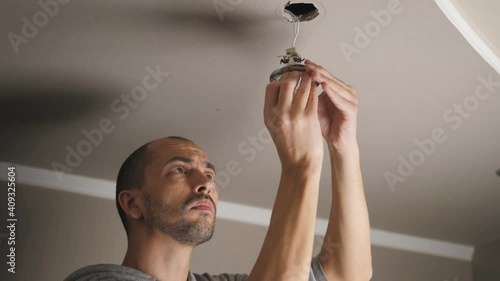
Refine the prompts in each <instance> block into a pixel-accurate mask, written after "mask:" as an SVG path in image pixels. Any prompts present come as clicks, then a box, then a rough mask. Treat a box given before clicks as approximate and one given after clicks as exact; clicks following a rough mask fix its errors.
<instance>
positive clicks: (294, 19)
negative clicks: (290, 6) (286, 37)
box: [292, 17, 300, 48]
mask: <svg viewBox="0 0 500 281" xmlns="http://www.w3.org/2000/svg"><path fill="white" fill-rule="evenodd" d="M295 22H297V28H295ZM299 31H300V21H298V20H297V17H293V35H294V37H293V42H292V48H295V41H297V37H298V36H299Z"/></svg>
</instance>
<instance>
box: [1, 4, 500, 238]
mask: <svg viewBox="0 0 500 281" xmlns="http://www.w3.org/2000/svg"><path fill="white" fill-rule="evenodd" d="M220 1H223V0H220ZM316 1H317V0H316ZM61 2H62V0H61ZM284 2H285V1H274V0H273V1H263V0H254V1H245V0H242V1H227V2H224V3H226V6H224V7H226V8H228V7H229V8H230V9H229V8H228V9H229V10H227V11H225V12H224V14H223V19H221V18H220V17H219V15H218V13H217V11H216V9H215V8H214V5H213V3H220V2H217V1H215V2H212V1H208V0H205V1H199V0H197V1H190V0H188V1H157V0H152V1H130V0H122V1H115V0H112V1H72V2H69V3H67V4H64V5H62V4H60V5H59V6H58V11H57V12H54V16H53V17H48V18H47V22H46V24H45V25H43V24H40V26H41V27H39V28H37V29H38V30H37V32H36V33H35V34H33V33H34V32H33V31H31V34H30V33H29V31H27V30H25V32H28V33H27V34H28V35H29V36H31V38H24V39H22V43H19V42H21V41H19V40H21V39H19V37H16V38H17V40H18V41H15V42H17V43H16V44H17V45H16V46H17V47H15V46H14V45H15V44H12V43H11V42H10V39H8V38H14V37H12V36H13V35H12V34H11V35H10V36H11V37H8V36H9V35H8V34H10V32H12V33H15V34H17V35H18V36H21V34H22V33H23V30H22V29H23V25H26V24H25V23H24V22H23V17H26V19H27V20H28V21H30V22H33V16H34V15H36V13H38V14H40V13H39V11H42V8H41V7H40V6H39V4H37V2H33V1H26V0H22V1H4V2H3V3H2V4H0V5H1V6H2V8H1V9H0V21H1V25H0V31H1V34H4V35H8V36H7V37H4V39H5V38H7V39H5V40H2V41H1V42H0V44H1V45H0V54H1V55H0V56H1V57H0V77H1V78H0V79H1V83H0V88H1V91H0V99H1V102H0V107H1V110H0V117H1V118H0V122H1V126H2V130H1V132H0V134H1V137H0V160H1V161H5V162H13V163H18V164H23V165H26V166H31V167H38V168H44V169H49V170H51V169H52V165H53V163H54V162H59V163H62V164H67V163H66V160H65V158H66V156H67V153H68V152H67V148H68V147H70V148H71V149H76V146H77V145H78V143H81V142H82V141H83V140H86V137H85V136H84V134H83V133H82V131H83V130H87V131H90V130H93V129H96V128H99V126H100V123H102V122H104V125H103V126H104V127H105V128H107V129H108V133H103V139H102V142H100V143H98V145H93V146H92V149H91V151H90V152H89V154H88V155H87V156H84V157H82V160H81V163H79V164H78V165H75V166H76V167H75V168H73V169H72V171H71V174H73V175H83V176H87V177H91V178H98V179H107V180H115V179H116V175H117V172H118V169H119V167H120V165H121V163H122V161H123V160H124V159H125V158H126V157H127V156H128V154H129V153H131V152H132V151H133V150H134V149H135V148H137V147H139V146H140V145H142V144H144V143H146V142H148V141H150V140H152V139H155V138H159V137H164V136H170V135H177V136H183V137H187V138H189V139H191V140H193V141H194V142H196V143H197V144H198V145H200V146H201V147H202V148H203V149H204V150H205V151H206V153H207V154H208V157H209V158H210V161H211V162H213V163H214V164H215V166H216V167H217V170H218V171H224V170H227V168H226V165H227V164H228V163H231V162H230V161H236V162H237V163H238V165H239V167H241V169H242V171H241V173H239V174H238V175H235V176H231V177H230V182H229V183H228V184H227V185H225V186H224V188H221V190H220V199H221V200H224V201H227V202H234V203H240V204H245V205H252V206H257V207H264V208H272V205H273V202H274V197H275V195H276V189H277V185H278V180H279V174H280V165H279V160H278V158H277V155H276V150H275V148H274V144H272V143H264V142H263V139H262V136H265V135H262V134H263V132H265V130H266V129H265V126H264V123H263V114H262V110H263V102H264V89H265V86H266V84H267V80H268V77H269V74H270V73H271V72H272V71H273V70H274V69H276V68H277V67H279V59H278V58H277V56H278V55H282V54H283V53H284V51H285V49H286V48H288V47H290V45H291V43H292V38H293V29H292V26H291V24H287V23H285V22H283V21H281V20H280V19H278V18H277V16H276V9H277V7H278V6H280V5H283V4H284ZM319 2H320V3H321V4H322V6H323V7H324V10H326V14H325V15H323V16H321V17H320V20H316V21H315V20H313V21H311V22H307V23H304V24H301V26H300V34H299V36H298V39H297V44H296V47H297V49H298V51H299V53H300V54H302V55H303V56H304V57H306V58H309V59H311V60H313V61H315V62H317V63H319V64H321V65H323V66H325V67H326V68H327V69H329V70H330V71H331V72H332V73H333V74H334V75H335V76H337V77H339V78H340V79H342V80H343V81H346V82H347V83H349V84H351V85H353V86H354V87H355V88H356V90H357V93H358V97H359V117H358V122H359V125H358V141H359V146H360V152H361V162H362V163H361V164H362V171H363V180H364V185H365V190H366V196H367V202H368V207H369V211H370V220H371V224H372V227H376V228H378V229H383V230H387V231H393V232H398V233H405V234H411V235H416V236H421V237H427V238H433V239H440V240H446V241H450V242H456V243H464V244H468V245H480V244H483V243H486V242H490V241H493V240H495V239H498V238H499V237H500V220H498V218H499V217H500V205H499V204H498V198H500V177H498V176H497V175H496V174H495V171H496V170H498V169H500V157H499V155H500V145H499V141H498V140H499V139H500V127H499V126H498V123H497V120H500V110H498V109H499V108H500V97H499V95H498V93H499V92H500V87H499V86H490V87H489V88H488V87H486V86H479V85H483V84H484V83H483V84H482V82H481V81H484V80H493V81H500V75H499V74H498V73H496V72H495V70H494V69H493V68H492V67H491V66H490V65H489V64H488V63H487V62H485V61H484V60H483V59H482V57H481V56H480V55H479V54H478V53H477V52H476V51H475V50H474V49H473V48H472V47H471V46H470V45H469V43H468V42H467V41H466V40H465V39H464V38H463V36H462V35H461V34H460V32H459V31H458V30H457V29H456V28H455V27H454V26H453V25H452V24H451V23H450V22H449V21H448V19H447V17H446V16H445V15H444V14H443V13H442V11H441V10H440V9H439V8H438V6H437V5H436V4H435V3H434V1H431V0H424V1H407V0H403V1H400V4H399V6H397V8H395V7H392V9H393V11H394V10H395V11H396V13H392V14H391V17H390V20H387V22H385V23H384V26H381V25H379V27H380V29H379V30H375V31H373V30H372V33H371V34H372V35H373V37H368V38H369V39H368V40H365V42H364V43H365V44H364V45H362V44H359V43H360V42H356V39H359V38H358V37H359V36H360V35H359V33H358V31H357V30H358V28H359V30H365V27H367V26H370V25H371V26H374V25H373V23H374V20H375V19H374V14H380V13H379V11H380V10H387V9H388V5H389V6H390V3H395V1H383V2H382V1H326V0H320V1H319ZM396 2H397V1H396ZM227 3H233V4H234V6H227V5H228V4H227ZM38 21H43V18H38ZM42 23H43V22H42ZM497 26H498V25H497ZM377 31H378V32H377ZM342 46H343V47H342ZM346 46H350V47H349V48H356V50H357V51H356V52H355V53H353V54H351V55H348V56H347V55H345V50H346V49H345V48H346ZM16 48H17V53H16V51H15V49H16ZM342 48H344V51H342V50H343V49H342ZM148 67H150V68H153V69H154V68H157V67H158V68H159V69H160V70H161V71H162V72H165V73H168V75H167V74H164V75H163V77H160V79H161V80H162V81H161V82H159V83H158V85H157V86H156V87H153V88H152V89H151V90H148V91H147V94H146V95H143V96H141V98H143V100H141V101H139V102H136V103H130V105H128V104H127V103H126V101H124V100H122V95H130V93H131V92H132V90H133V89H134V88H135V87H136V86H138V85H142V84H143V78H144V77H145V76H147V75H148V70H147V68H148ZM497 83H498V82H497ZM477 87H482V88H481V91H480V93H481V94H482V96H481V97H482V99H481V100H479V99H475V98H474V93H475V91H476V88H477ZM488 89H491V93H490V92H488V91H487V90H488ZM488 93H490V95H489V96H488V97H486V95H487V94H488ZM474 100H476V101H477V104H474ZM464 102H465V103H467V104H466V106H467V107H464V108H465V109H463V110H464V111H465V112H462V113H459V112H458V111H457V110H458V109H457V106H458V105H460V104H463V103H464ZM471 102H472V103H471ZM454 105H455V106H454ZM118 107H120V109H118ZM467 108H472V109H471V110H467ZM461 114H462V115H461ZM102 120H104V121H102ZM106 122H108V123H106ZM110 127H111V128H112V129H110ZM439 131H441V132H442V136H441V137H437V138H436V137H435V139H441V140H442V139H443V138H444V139H445V140H444V141H441V142H440V143H437V142H434V144H435V149H434V151H432V152H430V153H428V154H429V155H426V154H423V153H422V152H421V153H420V155H424V157H423V163H421V164H420V165H418V166H415V167H414V171H413V173H412V174H411V175H409V176H407V177H405V176H403V178H404V182H398V183H396V184H395V185H394V186H392V187H391V186H390V184H388V182H387V180H386V178H385V175H386V174H387V173H393V174H395V175H400V173H399V172H398V165H401V163H402V162H404V161H405V160H408V159H409V156H410V155H413V156H412V157H415V155H417V154H418V152H416V151H418V150H419V149H420V148H419V146H418V145H417V144H416V143H418V142H422V141H423V140H424V139H430V138H432V137H433V135H435V134H436V132H439ZM433 132H434V133H433ZM259 135H260V136H261V138H259ZM251 138H257V142H258V143H259V144H258V148H259V149H261V150H257V149H254V151H255V157H254V159H249V158H250V156H251V154H250V152H248V150H249V149H250V148H251V147H252V145H250V144H249V141H250V139H251ZM240 145H241V146H240ZM238 147H240V149H239V148H238ZM401 159H405V160H401ZM415 159H417V158H415ZM328 160H329V159H328V157H325V162H324V165H323V174H322V179H321V196H320V202H319V210H318V216H319V217H321V218H327V217H328V214H329V207H330V194H331V192H330V188H331V187H330V173H329V163H328ZM415 161H418V160H415ZM400 176H401V175H400Z"/></svg>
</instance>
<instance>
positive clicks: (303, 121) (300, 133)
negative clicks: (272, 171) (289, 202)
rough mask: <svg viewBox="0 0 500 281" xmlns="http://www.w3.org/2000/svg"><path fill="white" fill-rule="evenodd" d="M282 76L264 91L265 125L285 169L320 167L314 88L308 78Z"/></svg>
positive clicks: (291, 74) (321, 146)
mask: <svg viewBox="0 0 500 281" xmlns="http://www.w3.org/2000/svg"><path fill="white" fill-rule="evenodd" d="M300 77H301V74H300V73H299V72H298V71H293V72H291V73H284V74H283V75H282V76H281V78H280V79H279V81H273V82H271V83H269V84H268V85H267V87H266V98H265V104H264V123H265V124H266V127H267V129H268V130H269V133H270V134H271V137H272V139H273V141H274V143H275V145H276V149H277V151H278V156H279V158H280V160H281V164H282V165H283V166H284V167H287V168H288V167H291V168H296V167H309V166H310V165H314V167H317V165H319V166H321V165H322V161H323V138H322V136H321V127H320V123H319V119H318V96H317V93H316V89H317V86H316V84H314V81H313V80H312V78H311V77H310V75H309V74H307V73H303V75H302V80H301V82H300V86H299V87H298V89H297V92H296V94H295V96H294V89H295V87H296V86H297V83H298V80H299V78H300Z"/></svg>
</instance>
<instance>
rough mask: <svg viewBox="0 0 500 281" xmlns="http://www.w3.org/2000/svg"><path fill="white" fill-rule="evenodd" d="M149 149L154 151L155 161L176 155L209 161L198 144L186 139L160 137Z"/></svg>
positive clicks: (162, 160) (163, 160) (161, 160)
mask: <svg viewBox="0 0 500 281" xmlns="http://www.w3.org/2000/svg"><path fill="white" fill-rule="evenodd" d="M148 150H149V151H150V152H151V153H153V155H154V160H153V162H162V163H164V162H165V160H169V159H171V158H172V157H175V156H182V157H186V158H192V159H194V160H196V159H197V158H199V160H200V161H202V162H204V161H208V157H207V155H206V154H205V152H204V151H203V150H202V149H201V148H200V147H199V146H197V145H195V144H193V143H190V142H188V141H184V140H177V139H159V140H156V141H154V142H152V143H150V144H149V146H148Z"/></svg>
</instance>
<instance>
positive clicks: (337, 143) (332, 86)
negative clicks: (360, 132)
mask: <svg viewBox="0 0 500 281" xmlns="http://www.w3.org/2000/svg"><path fill="white" fill-rule="evenodd" d="M305 66H306V72H307V73H310V74H311V76H312V78H313V79H314V80H315V81H316V82H318V83H320V84H321V86H322V88H323V92H322V93H321V94H320V95H319V98H318V117H319V121H320V124H321V134H322V135H323V137H324V138H325V139H326V141H327V143H328V144H329V145H332V146H333V148H335V149H336V150H337V151H345V150H347V149H349V148H350V147H352V146H353V145H354V146H357V139H356V125H357V114H358V98H357V96H356V91H355V90H354V88H353V87H352V86H350V85H347V84H346V83H344V82H343V81H341V80H339V79H338V78H336V77H335V76H333V75H332V74H331V73H330V72H328V71H327V70H326V69H325V68H323V67H322V66H320V65H317V64H315V63H313V62H312V61H310V60H306V61H305Z"/></svg>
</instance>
